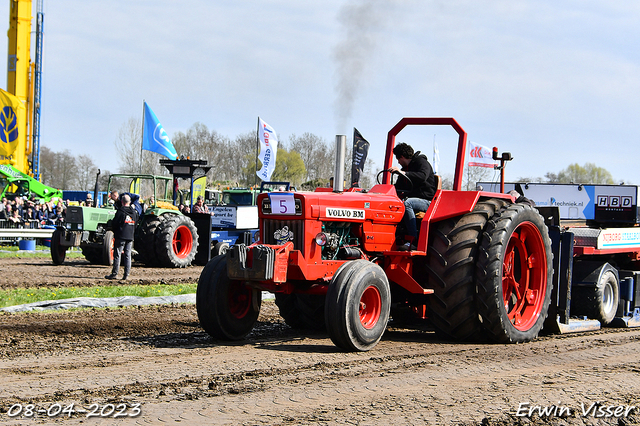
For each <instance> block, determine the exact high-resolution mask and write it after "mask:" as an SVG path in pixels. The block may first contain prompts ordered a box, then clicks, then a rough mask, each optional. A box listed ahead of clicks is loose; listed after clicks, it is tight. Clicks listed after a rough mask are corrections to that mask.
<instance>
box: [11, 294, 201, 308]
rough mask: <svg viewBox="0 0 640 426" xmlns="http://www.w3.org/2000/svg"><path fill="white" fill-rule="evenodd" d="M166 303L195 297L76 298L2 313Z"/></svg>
mask: <svg viewBox="0 0 640 426" xmlns="http://www.w3.org/2000/svg"><path fill="white" fill-rule="evenodd" d="M168 303H196V295H195V293H192V294H181V295H177V296H154V297H140V296H120V297H105V298H98V297H78V298H75V299H60V300H44V301H42V302H34V303H27V304H24V305H15V306H7V307H6V308H2V309H0V311H3V312H26V311H44V310H46V309H71V308H107V307H109V308H110V307H119V306H139V305H161V304H168Z"/></svg>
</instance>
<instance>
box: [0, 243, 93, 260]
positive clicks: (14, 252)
mask: <svg viewBox="0 0 640 426" xmlns="http://www.w3.org/2000/svg"><path fill="white" fill-rule="evenodd" d="M3 258H4V259H6V258H49V259H50V258H51V249H50V248H49V247H47V246H36V250H35V251H24V250H20V249H19V247H18V246H8V245H0V259H3ZM67 258H68V259H78V258H81V259H84V255H83V254H82V250H80V249H79V248H77V247H70V248H68V249H67Z"/></svg>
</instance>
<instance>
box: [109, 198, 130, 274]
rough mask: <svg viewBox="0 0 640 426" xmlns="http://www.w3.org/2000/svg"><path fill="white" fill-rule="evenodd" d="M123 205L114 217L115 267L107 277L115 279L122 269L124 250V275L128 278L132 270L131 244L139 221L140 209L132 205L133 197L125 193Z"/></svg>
mask: <svg viewBox="0 0 640 426" xmlns="http://www.w3.org/2000/svg"><path fill="white" fill-rule="evenodd" d="M120 202H121V203H122V206H120V208H118V211H117V212H116V215H115V216H114V218H113V224H112V229H113V235H114V237H115V238H114V239H115V242H114V244H113V269H112V270H111V274H110V275H107V276H106V277H105V278H106V279H108V280H115V279H116V277H117V276H118V270H119V269H120V255H121V254H122V252H123V251H124V275H123V277H122V279H123V280H126V279H127V277H128V276H129V272H130V271H131V246H132V244H133V235H134V233H135V230H136V222H137V221H138V211H137V210H136V209H134V208H133V207H132V206H131V197H130V196H129V194H123V195H122V197H120Z"/></svg>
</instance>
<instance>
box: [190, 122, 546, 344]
mask: <svg viewBox="0 0 640 426" xmlns="http://www.w3.org/2000/svg"><path fill="white" fill-rule="evenodd" d="M407 125H448V126H451V127H453V129H454V130H455V131H456V132H457V133H458V135H459V140H458V154H457V160H456V171H455V177H454V184H453V190H442V189H438V191H437V192H436V195H435V197H434V198H433V201H432V203H431V205H430V206H429V209H428V210H427V212H426V213H425V216H424V218H423V219H422V220H421V223H420V224H419V237H418V243H417V249H416V250H414V251H400V250H398V247H399V246H398V245H397V244H396V241H397V237H398V234H399V233H402V231H401V222H402V217H403V213H404V204H403V202H402V200H401V199H400V198H398V196H397V194H396V190H395V187H394V186H393V185H392V184H391V182H392V174H391V172H389V171H388V169H390V168H391V166H392V161H393V148H394V145H395V138H396V135H397V134H398V133H399V132H400V131H401V130H402V129H403V128H404V127H406V126H407ZM466 137H467V135H466V132H465V131H464V130H463V129H462V128H461V127H460V125H459V124H458V123H457V122H456V121H455V120H454V119H453V118H404V119H402V120H401V121H400V122H399V123H398V124H397V125H396V126H395V127H394V128H393V129H391V131H390V132H389V135H388V140H387V148H386V156H385V164H384V172H381V174H382V182H380V183H378V184H377V185H375V186H374V187H373V188H371V189H370V190H363V189H361V188H350V189H346V190H343V188H342V182H343V177H342V175H341V174H339V172H340V171H341V170H342V168H343V164H344V158H342V159H341V158H338V161H337V163H338V165H337V167H336V179H335V184H334V187H333V188H318V189H316V190H315V191H314V192H294V193H277V192H273V193H265V194H261V195H260V196H259V198H258V206H259V217H260V226H259V228H260V240H259V241H258V242H256V243H254V244H252V245H250V246H245V245H242V244H240V245H236V246H234V247H233V249H232V250H230V251H229V252H228V253H227V254H226V255H221V256H217V257H215V258H213V259H212V260H211V261H210V262H209V263H208V264H207V266H206V267H205V268H204V270H203V271H202V274H201V276H200V279H199V282H198V290H197V311H198V318H199V320H200V323H201V325H202V327H203V328H204V329H205V330H206V331H207V333H209V334H210V335H211V336H213V337H214V338H217V339H221V340H238V339H242V338H243V337H245V336H246V335H247V334H248V333H249V332H250V331H251V330H252V328H253V326H254V324H255V322H256V320H257V318H258V313H259V310H260V306H261V300H262V297H261V295H262V291H269V292H272V293H275V297H276V304H277V305H278V307H279V309H280V314H281V316H282V317H283V318H284V320H285V321H286V323H287V324H289V325H290V326H292V327H295V328H312V329H318V328H326V330H327V332H328V334H329V336H330V337H331V340H332V341H333V342H334V343H335V344H336V345H337V346H339V347H340V348H342V349H344V350H348V351H366V350H369V349H371V348H373V347H374V346H375V345H376V344H377V343H378V341H379V340H380V338H381V337H382V335H383V333H384V331H385V329H386V327H387V323H388V321H389V318H390V317H391V318H393V320H394V322H398V323H407V324H410V323H411V322H415V321H419V320H425V319H428V320H429V321H430V323H431V324H432V326H433V327H434V328H435V330H436V332H437V333H438V335H439V336H441V337H443V338H446V339H454V340H472V339H477V338H478V337H479V336H484V337H485V338H488V339H490V340H492V341H496V342H510V343H517V342H526V341H529V340H532V339H535V338H536V337H537V335H538V333H539V332H540V330H541V328H542V326H543V323H544V321H545V319H546V317H547V313H548V310H549V304H550V299H551V292H552V286H553V285H552V282H553V281H552V274H553V267H552V257H553V255H552V252H551V240H550V238H549V233H548V230H547V226H546V225H545V222H544V219H543V217H542V216H541V215H540V214H539V213H538V211H537V210H536V209H535V208H533V207H531V205H530V204H528V203H518V202H516V199H515V198H514V197H512V196H511V195H508V194H499V193H489V192H483V191H462V190H461V185H462V174H463V168H464V158H465V152H466ZM338 138H341V137H338ZM342 138H344V137H342ZM338 152H339V156H340V149H339V150H338ZM342 152H344V151H342ZM343 155H344V154H343ZM379 177H380V175H379Z"/></svg>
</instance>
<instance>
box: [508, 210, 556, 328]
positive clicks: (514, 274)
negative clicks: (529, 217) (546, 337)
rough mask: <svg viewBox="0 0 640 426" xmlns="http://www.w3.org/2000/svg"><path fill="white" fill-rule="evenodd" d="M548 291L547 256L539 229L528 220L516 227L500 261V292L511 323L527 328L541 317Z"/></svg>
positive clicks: (516, 326)
mask: <svg viewBox="0 0 640 426" xmlns="http://www.w3.org/2000/svg"><path fill="white" fill-rule="evenodd" d="M546 291H547V258H546V252H545V247H544V241H543V239H542V235H541V234H540V230H539V229H538V228H537V227H536V226H535V225H534V224H533V223H531V222H523V223H521V224H520V225H518V227H517V228H516V229H515V231H514V232H513V234H512V235H511V238H510V239H509V244H508V245H507V250H506V251H505V254H504V263H503V264H502V296H503V299H504V307H505V309H506V311H507V315H508V316H509V320H510V321H511V324H513V326H514V327H515V328H516V329H517V330H520V331H527V330H529V329H530V328H531V327H533V325H534V324H535V323H536V321H537V320H538V318H539V317H540V313H541V311H542V306H543V305H544V300H545V295H546Z"/></svg>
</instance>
